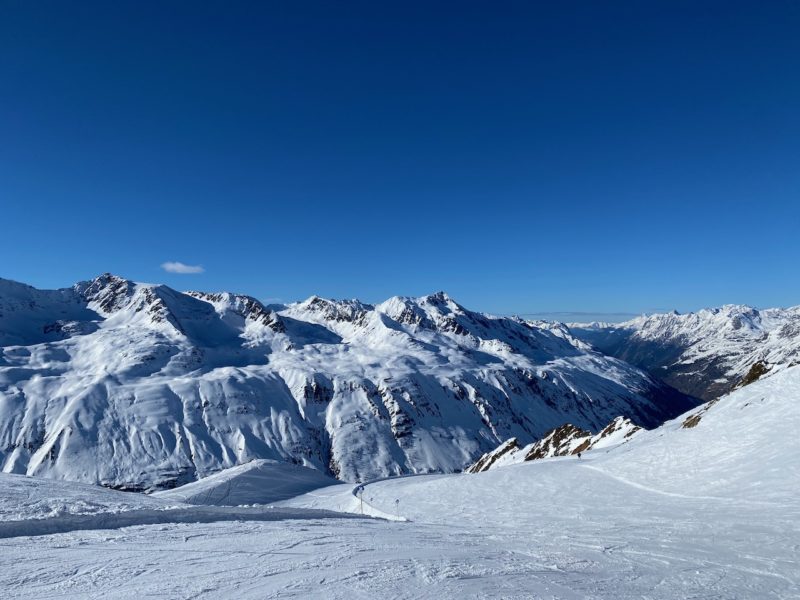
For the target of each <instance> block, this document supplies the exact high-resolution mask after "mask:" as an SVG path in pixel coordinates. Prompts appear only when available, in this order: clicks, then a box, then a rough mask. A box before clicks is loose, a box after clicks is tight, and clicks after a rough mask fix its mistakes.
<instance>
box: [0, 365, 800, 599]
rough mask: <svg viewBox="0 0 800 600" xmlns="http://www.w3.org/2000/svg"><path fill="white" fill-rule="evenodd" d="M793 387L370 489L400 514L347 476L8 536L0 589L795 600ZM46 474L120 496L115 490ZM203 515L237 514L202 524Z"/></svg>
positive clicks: (761, 387)
mask: <svg viewBox="0 0 800 600" xmlns="http://www.w3.org/2000/svg"><path fill="white" fill-rule="evenodd" d="M798 392H800V368H798V367H794V368H789V369H786V370H785V371H783V372H781V373H778V374H776V375H774V376H771V377H768V378H766V379H764V380H762V381H758V382H756V383H754V384H752V385H750V386H747V387H746V388H743V389H741V390H737V391H736V392H734V393H733V394H731V395H729V396H727V397H725V398H722V399H721V400H719V401H718V402H716V403H714V404H712V405H710V406H709V405H706V406H704V407H701V408H698V409H695V410H693V411H690V412H689V413H687V414H685V415H682V416H681V417H680V418H679V419H676V420H675V421H673V422H670V423H668V424H666V425H665V426H663V427H661V428H659V429H657V430H653V431H649V432H641V433H640V434H639V435H637V436H636V437H635V438H634V439H631V440H630V441H629V442H628V443H625V444H623V445H621V446H616V447H612V448H608V449H607V450H600V449H599V450H595V451H593V452H590V453H588V454H587V455H585V456H584V458H583V459H582V460H579V459H577V457H573V456H568V457H556V458H550V459H544V460H537V461H532V462H527V463H519V464H511V465H508V466H504V467H500V468H496V469H491V470H489V471H487V472H484V473H478V474H455V475H453V474H451V475H419V476H408V477H401V478H393V479H387V480H381V481H375V482H372V483H367V484H366V485H365V486H364V491H363V494H362V498H363V501H364V507H365V511H364V512H365V513H367V514H368V515H369V514H381V513H382V514H384V515H385V516H387V517H389V516H392V515H399V517H400V518H403V519H406V520H403V521H401V520H389V519H388V518H387V519H375V518H369V517H368V516H366V517H363V518H362V517H360V516H359V515H354V514H352V513H360V511H361V502H360V500H359V499H358V498H357V497H356V496H355V495H354V491H355V489H356V487H357V486H354V485H352V484H337V485H334V486H328V487H323V488H319V489H313V490H309V491H306V492H305V493H303V494H302V495H300V496H297V497H295V498H292V499H289V500H285V501H282V502H278V503H276V504H274V505H272V506H269V505H267V506H256V507H224V506H223V507H220V506H188V505H185V504H182V505H180V506H178V505H177V504H176V506H175V512H174V514H175V515H177V516H179V518H178V519H176V520H175V521H169V520H168V519H165V520H164V521H162V522H159V523H156V524H135V523H127V522H126V523H125V525H126V526H123V527H115V526H113V524H111V523H109V524H108V525H109V526H108V528H106V529H94V530H77V529H76V530H71V531H65V532H63V533H58V534H53V535H38V536H36V537H27V536H26V535H24V534H22V535H19V536H16V537H6V538H5V539H3V540H2V543H3V553H2V554H0V589H1V590H3V597H4V598H44V597H66V598H100V597H102V598H143V597H144V598H146V597H167V598H187V599H188V598H230V597H237V598H343V599H344V598H348V599H349V598H375V597H387V598H428V597H437V598H559V599H583V598H608V599H634V598H636V599H639V598H649V599H662V598H663V599H674V598H708V599H712V598H719V599H736V598H741V599H750V598H759V599H762V598H763V599H775V600H777V599H783V600H785V599H793V598H800V591H799V590H800V567H798V562H797V551H798V548H800V527H799V526H798V524H800V503H799V502H798V500H797V490H798V489H800V476H799V474H798V470H797V462H798V461H797V442H796V436H793V435H791V433H792V430H793V429H794V428H795V426H796V424H797V423H798V421H799V420H800V419H799V417H800V415H798V412H797V411H798V403H797V398H798V397H799V396H800V395H799V394H798ZM698 417H699V418H698ZM687 422H689V423H692V424H693V425H692V426H690V427H684V426H683V424H684V423H687ZM251 470H252V471H255V472H256V473H257V472H258V470H259V468H258V467H257V466H256V467H253V468H251ZM254 474H255V473H254ZM235 476H236V473H233V474H231V473H228V474H220V475H219V476H217V477H216V479H217V480H224V479H225V478H226V477H227V478H230V477H235ZM5 477H13V476H5ZM33 481H35V480H33ZM207 483H208V482H207ZM211 483H212V486H211V489H216V488H217V487H218V485H219V481H217V483H213V480H212V482H211ZM47 485H48V486H56V487H58V486H69V490H70V491H69V492H67V491H64V490H62V491H60V492H59V491H58V490H56V489H51V490H50V491H48V492H47V493H50V494H54V495H56V496H58V495H60V496H61V497H65V494H67V495H69V494H72V497H73V498H75V499H82V500H83V501H84V502H87V503H88V502H92V501H94V502H99V500H98V499H100V498H103V500H102V501H103V502H107V503H109V504H110V505H111V506H117V507H119V506H121V503H120V501H119V500H117V498H118V496H117V493H111V492H108V491H107V490H98V489H96V488H92V487H91V486H80V487H73V486H75V485H76V484H73V483H68V482H48V484H47ZM192 485H196V484H192ZM6 489H7V487H6V486H0V493H5V492H4V491H3V490H6ZM43 491H45V490H43ZM176 492H180V490H176ZM106 494H111V495H110V496H107V495H106ZM24 495H25V494H19V493H18V494H17V497H22V496H24ZM123 496H125V495H123ZM131 498H132V500H131V501H130V504H129V508H130V509H131V510H130V511H128V512H129V513H131V512H133V513H134V514H135V511H136V510H140V509H141V506H138V505H136V504H135V502H154V501H158V502H163V501H165V499H164V498H163V497H162V498H161V499H158V500H157V499H155V498H152V497H148V498H143V497H141V496H138V495H131ZM133 498H136V499H139V500H133ZM171 501H172V502H174V500H171ZM398 501H399V502H398ZM21 506H22V508H20V507H19V506H18V507H17V508H16V509H14V510H15V514H17V515H19V513H20V512H24V507H25V506H26V504H25V502H22V504H21ZM32 510H33V512H32V516H36V515H39V516H41V514H43V512H44V511H42V510H40V509H38V508H37V509H32ZM209 510H219V511H232V512H229V513H228V515H227V517H226V518H225V519H224V520H214V521H211V520H206V521H203V517H202V515H204V514H208V513H204V512H203V511H209ZM319 510H323V511H325V512H316V511H319ZM191 511H199V512H198V513H197V515H198V519H197V520H198V521H199V522H189V520H188V518H189V517H188V516H186V515H188V514H189V513H191ZM235 511H242V512H240V513H236V512H235ZM248 511H254V512H252V513H251V514H249V515H248ZM162 512H164V513H166V514H170V511H162ZM122 514H124V513H122ZM257 515H263V518H264V519H267V518H268V519H269V520H257V519H256V516H257ZM267 515H268V516H267ZM345 517H347V518H345ZM395 518H397V517H395ZM35 520H40V519H38V518H37V519H35Z"/></svg>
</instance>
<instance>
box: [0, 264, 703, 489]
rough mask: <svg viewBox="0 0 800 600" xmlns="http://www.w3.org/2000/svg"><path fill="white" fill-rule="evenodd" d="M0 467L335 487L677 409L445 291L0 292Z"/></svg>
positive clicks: (101, 477)
mask: <svg viewBox="0 0 800 600" xmlns="http://www.w3.org/2000/svg"><path fill="white" fill-rule="evenodd" d="M0 332H2V333H1V334H0V470H2V471H3V472H7V473H19V474H28V475H37V476H42V477H48V478H57V479H67V480H73V481H82V482H87V483H99V484H102V485H105V486H109V487H114V488H117V489H126V490H157V489H167V488H171V487H175V486H177V485H182V484H184V483H188V482H191V481H194V480H197V479H201V478H204V477H207V476H209V475H213V474H214V473H217V472H218V471H220V470H222V469H225V468H229V467H233V466H236V465H239V464H245V463H248V462H250V461H251V460H254V459H269V460H277V461H283V462H290V463H296V464H301V465H303V466H306V467H310V468H314V469H317V470H318V471H320V472H321V473H325V474H329V475H333V476H335V477H337V478H338V479H342V480H346V481H363V480H367V479H374V478H377V477H383V476H388V475H398V474H402V473H425V472H440V471H444V472H452V471H456V470H460V469H463V468H464V467H465V466H467V465H469V464H471V463H472V462H473V461H474V460H475V458H477V457H478V456H480V455H481V454H482V453H484V452H487V451H489V450H491V449H492V448H494V447H496V446H497V444H498V443H500V442H501V441H502V440H504V439H507V438H509V437H517V438H519V439H520V440H522V441H523V442H525V443H527V442H529V441H533V440H534V439H536V438H538V437H540V436H541V435H542V434H543V433H544V432H545V431H547V430H549V429H551V428H553V427H557V426H558V425H561V424H562V423H564V422H572V423H575V424H576V425H579V426H580V427H582V428H584V429H588V430H592V431H597V430H599V429H600V428H602V427H603V426H604V425H605V424H606V423H607V422H608V421H609V420H610V419H612V418H613V417H615V416H617V415H620V414H623V415H627V416H629V417H631V418H632V419H633V420H635V421H636V422H637V423H641V424H642V425H650V426H653V425H657V424H659V423H661V422H663V421H664V420H665V419H666V418H668V417H672V416H675V415H677V414H679V413H680V412H682V411H684V410H686V409H687V408H689V407H690V406H692V405H693V403H692V401H691V400H688V399H687V398H685V397H683V396H681V395H679V394H677V393H676V392H674V390H670V389H669V388H667V387H666V386H664V385H663V384H661V383H660V382H657V381H656V380H655V379H653V378H652V377H650V376H648V375H646V374H644V373H643V372H642V371H640V370H638V369H636V368H635V367H632V366H630V365H628V364H626V363H623V362H621V361H619V360H616V359H613V358H608V357H605V356H603V355H601V354H599V353H597V352H594V351H591V350H589V349H588V348H587V346H586V345H585V344H584V343H582V342H580V341H578V340H577V339H575V338H574V337H572V336H571V335H570V334H569V332H568V331H567V329H566V328H565V327H563V326H561V325H557V324H543V323H539V324H531V323H527V322H525V321H522V320H520V319H512V318H497V317H491V316H487V315H482V314H480V313H475V312H471V311H468V310H466V309H465V308H463V307H461V306H460V305H458V304H457V303H456V302H455V301H453V300H452V299H451V298H449V297H448V296H447V295H446V294H443V293H437V294H432V295H429V296H424V297H422V298H400V297H396V298H392V299H390V300H388V301H386V302H384V303H382V304H380V305H377V306H372V305H367V304H363V303H361V302H358V301H356V300H349V301H332V300H325V299H322V298H319V297H316V296H314V297H312V298H309V299H308V300H306V301H304V302H300V303H297V304H292V305H289V306H285V307H279V311H278V312H276V311H275V310H272V309H271V308H268V307H265V306H263V305H262V304H261V303H260V302H258V301H257V300H256V299H254V298H251V297H249V296H244V295H239V294H230V293H219V294H208V293H203V292H188V293H180V292H177V291H175V290H172V289H170V288H168V287H166V286H163V285H152V284H143V283H135V282H131V281H128V280H125V279H122V278H119V277H115V276H113V275H102V276H100V277H97V278H96V279H94V280H92V281H87V282H82V283H79V284H76V285H75V286H74V287H73V288H69V289H64V290H56V291H42V290H36V289H34V288H31V287H29V286H25V285H23V284H19V283H15V282H11V281H7V280H0Z"/></svg>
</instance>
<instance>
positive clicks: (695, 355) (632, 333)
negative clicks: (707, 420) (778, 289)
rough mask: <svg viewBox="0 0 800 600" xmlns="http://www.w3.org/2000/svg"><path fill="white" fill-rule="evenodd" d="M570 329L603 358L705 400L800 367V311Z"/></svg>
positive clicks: (672, 317) (720, 313)
mask: <svg viewBox="0 0 800 600" xmlns="http://www.w3.org/2000/svg"><path fill="white" fill-rule="evenodd" d="M569 329H570V331H571V332H572V333H573V334H574V335H575V336H576V337H578V338H580V339H582V340H584V341H585V342H587V343H589V344H591V345H592V346H594V347H595V348H596V349H598V350H600V351H601V352H604V353H606V354H609V355H611V356H614V357H616V358H619V359H622V360H625V361H627V362H629V363H631V364H633V365H636V366H637V367H640V368H642V369H644V370H646V371H648V372H649V373H650V374H652V375H654V376H656V377H659V378H661V379H662V380H664V381H665V382H667V383H668V384H669V385H671V386H673V387H675V388H677V389H679V390H681V391H682V392H684V393H686V394H689V395H692V396H696V397H698V398H702V399H705V400H711V399H713V398H717V397H719V396H720V395H721V394H724V393H726V392H729V391H730V390H732V389H733V388H735V387H736V386H737V385H739V384H741V383H742V382H743V380H748V381H749V380H753V379H755V378H757V376H758V375H759V374H763V373H765V372H775V371H777V370H780V369H783V368H785V367H787V366H789V365H791V364H795V363H797V362H800V306H795V307H794V308H772V309H767V310H758V309H755V308H752V307H750V306H741V305H726V306H723V307H721V308H712V309H706V310H700V311H698V312H696V313H688V314H678V313H677V312H672V313H665V314H655V315H650V316H641V317H637V318H635V319H632V320H631V321H627V322H625V323H619V324H615V325H608V324H586V325H581V324H572V325H571V326H570V327H569Z"/></svg>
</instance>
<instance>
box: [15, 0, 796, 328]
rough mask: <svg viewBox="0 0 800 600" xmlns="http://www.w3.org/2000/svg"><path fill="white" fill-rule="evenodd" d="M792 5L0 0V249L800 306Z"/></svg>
mask: <svg viewBox="0 0 800 600" xmlns="http://www.w3.org/2000/svg"><path fill="white" fill-rule="evenodd" d="M798 32H800V3H797V2H781V1H770V2H746V3H742V2H729V1H725V2H702V1H700V2H697V1H691V2H680V1H669V2H640V1H636V2H623V3H615V2H596V1H592V2H569V3H561V2H549V3H545V2H508V3H506V2H441V3H440V2H429V1H426V2H363V3H362V2H321V3H310V2H280V3H277V2H275V3H273V2H215V3H210V2H185V3H182V2H144V3H142V2H131V3H126V2H97V3H93V2H80V3H79V2H61V1H59V2H46V1H41V2H40V1H37V2H28V1H25V0H10V1H6V2H2V4H0V142H1V143H0V231H1V232H2V235H0V276H3V277H7V278H11V279H17V280H21V281H25V282H27V283H31V284H33V285H36V286H39V287H59V286H66V285H70V284H71V283H72V282H74V281H76V280H79V279H87V278H90V277H93V276H95V275H96V274H99V273H100V272H104V271H112V272H114V273H118V274H120V275H123V276H126V277H129V278H132V279H136V280H139V281H152V282H163V283H167V284H168V285H171V286H173V287H176V288H178V289H198V288H199V289H206V290H220V289H226V290H232V291H242V292H247V293H250V294H253V295H256V296H258V297H260V298H262V299H272V298H280V299H283V300H294V299H300V298H304V297H307V296H308V295H310V294H312V293H317V294H320V295H323V296H328V297H336V298H340V297H359V298H362V299H364V300H367V301H379V300H382V299H384V298H386V297H388V296H391V295H394V294H403V295H419V294H424V293H429V292H432V291H435V290H439V289H444V290H446V291H448V292H449V293H450V294H451V295H452V296H453V297H455V298H456V299H458V300H459V301H460V302H462V303H463V304H465V305H466V306H468V307H470V308H474V309H479V310H486V311H490V312H497V313H511V312H519V313H535V312H545V311H587V312H600V313H603V312H640V311H651V310H657V309H670V308H677V309H679V310H689V309H695V308H699V307H701V306H707V305H719V304H722V303H727V302H742V303H751V304H755V305H758V306H770V305H793V304H800V277H798V271H799V269H798V266H800V34H798ZM167 261H181V262H183V263H185V264H187V265H202V267H203V268H204V272H203V273H200V274H174V273H167V272H165V271H163V270H162V267H161V265H162V263H164V262H167Z"/></svg>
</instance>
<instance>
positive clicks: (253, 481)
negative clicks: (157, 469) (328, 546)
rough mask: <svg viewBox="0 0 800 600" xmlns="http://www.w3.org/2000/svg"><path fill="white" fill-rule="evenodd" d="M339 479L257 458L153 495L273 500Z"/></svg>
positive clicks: (190, 500) (220, 501)
mask: <svg viewBox="0 0 800 600" xmlns="http://www.w3.org/2000/svg"><path fill="white" fill-rule="evenodd" d="M335 483H337V482H336V480H335V479H333V478H332V477H327V476H325V475H323V474H322V473H320V472H319V471H317V470H315V469H309V468H307V467H301V466H298V465H292V464H288V463H281V462H278V461H274V460H254V461H252V462H249V463H247V464H244V465H239V466H237V467H231V468H230V469H225V470H224V471H220V472H219V473H216V474H214V475H211V476H209V477H206V478H204V479H200V480H199V481H195V482H192V483H188V484H186V485H184V486H181V487H179V488H175V489H172V490H166V491H163V492H156V493H154V494H152V497H157V498H161V499H168V500H177V501H179V502H184V503H187V504H211V505H218V506H241V505H244V504H269V503H272V502H277V501H279V500H286V499H288V498H293V497H295V496H299V495H300V494H303V493H305V492H308V491H310V490H315V489H317V488H321V487H326V486H330V485H333V484H335Z"/></svg>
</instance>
